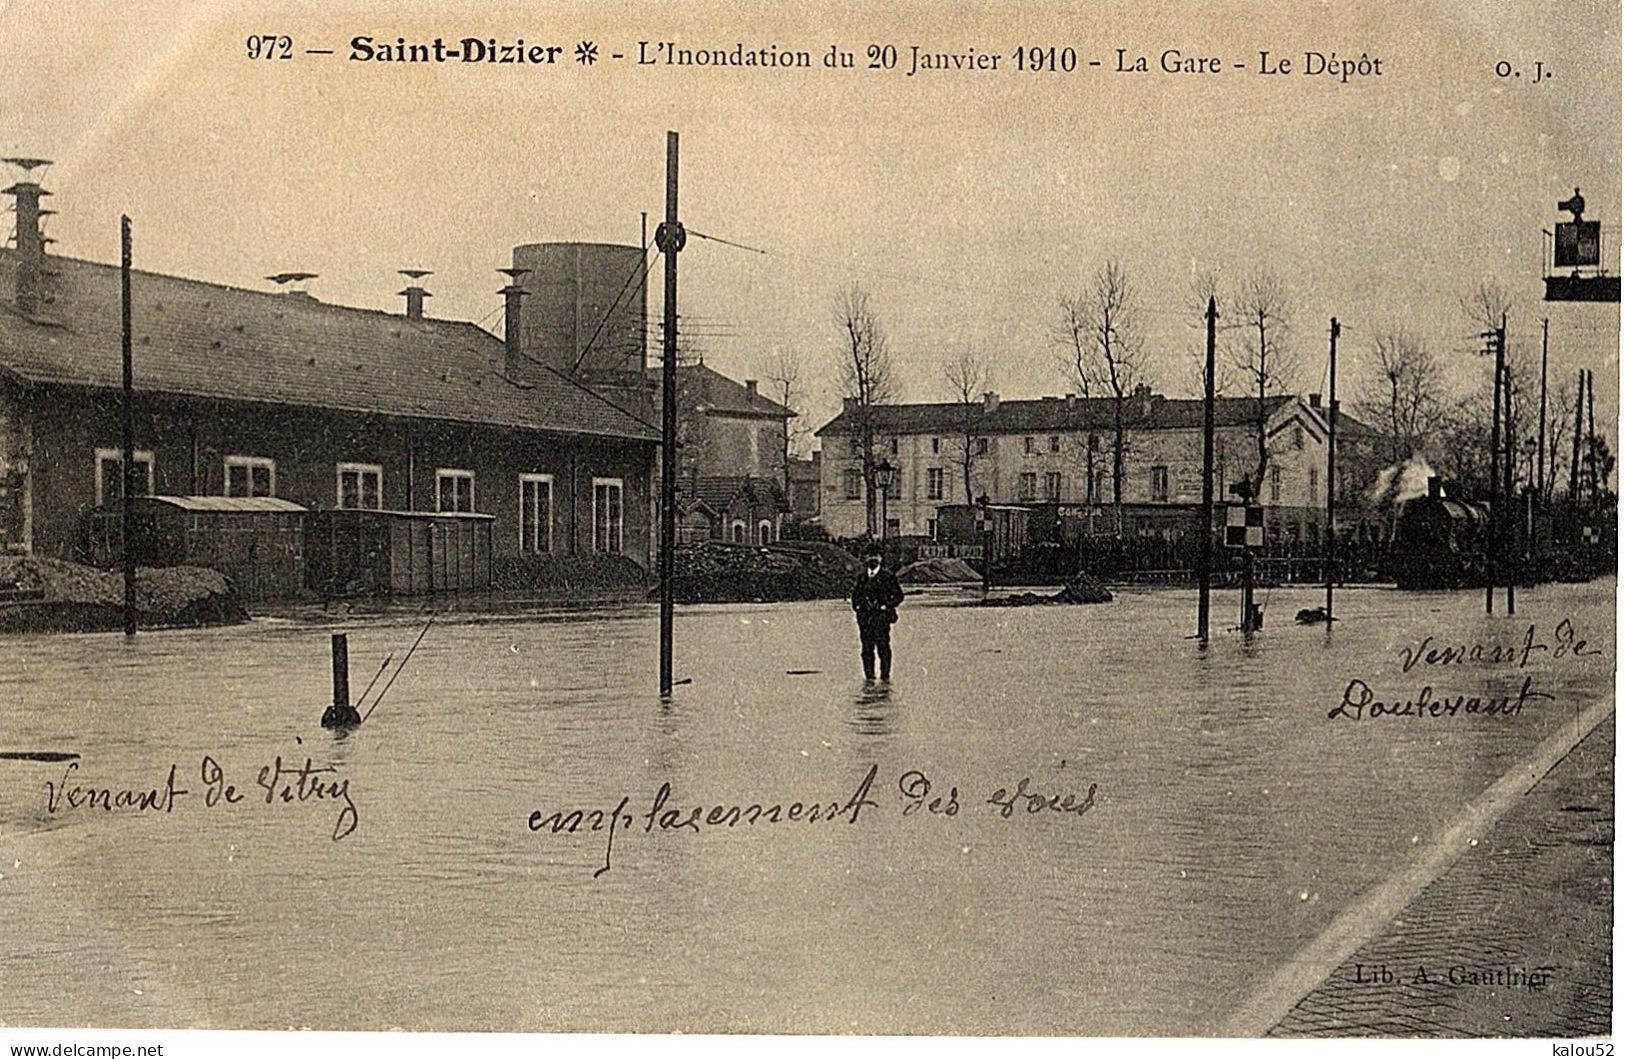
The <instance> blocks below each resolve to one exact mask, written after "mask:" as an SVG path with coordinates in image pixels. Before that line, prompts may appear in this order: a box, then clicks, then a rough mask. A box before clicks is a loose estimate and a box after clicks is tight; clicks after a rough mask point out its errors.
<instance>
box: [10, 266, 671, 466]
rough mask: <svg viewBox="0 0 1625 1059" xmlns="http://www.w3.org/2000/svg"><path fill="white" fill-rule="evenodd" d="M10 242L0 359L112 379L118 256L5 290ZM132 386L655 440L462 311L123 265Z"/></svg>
mask: <svg viewBox="0 0 1625 1059" xmlns="http://www.w3.org/2000/svg"><path fill="white" fill-rule="evenodd" d="M17 258H18V255H17V253H16V252H15V251H8V250H0V370H6V371H9V372H11V373H12V374H14V375H16V376H18V377H20V378H22V379H24V380H26V381H29V382H34V383H47V384H61V385H69V386H89V387H98V388H118V387H119V386H121V385H122V381H123V367H122V363H123V358H122V349H121V332H120V299H119V270H118V268H117V266H114V265H103V264H99V263H96V262H90V261H81V260H77V259H75V258H65V257H56V256H51V257H48V258H46V268H47V271H48V275H47V277H46V279H45V284H44V292H45V295H46V298H45V300H44V302H43V304H42V305H41V306H40V310H39V312H38V313H36V314H34V315H33V316H32V317H24V316H23V315H21V314H20V313H19V312H18V311H17V309H16V307H15V305H14V303H13V302H12V301H11V300H10V299H9V297H8V296H7V295H9V292H10V291H11V290H12V289H13V286H14V283H15V274H16V268H17ZM131 317H132V331H133V334H134V349H133V354H134V363H135V385H136V388H137V389H138V390H140V391H146V392H161V393H169V394H182V395H187V396H194V397H211V398H220V399H226V400H241V401H262V402H268V403H272V404H283V405H300V406H305V407H313V408H326V409H335V410H342V411H350V412H360V413H371V414H379V415H390V416H408V417H419V418H426V419H438V420H449V421H453V422H460V423H477V424H490V425H494V426H501V427H515V428H520V429H526V430H545V431H550V432H554V433H563V434H587V435H597V436H609V437H620V438H632V439H637V440H644V441H658V440H659V437H660V432H659V431H658V430H657V429H655V428H654V426H652V425H651V424H649V423H646V422H644V421H643V420H641V419H639V418H638V417H636V416H635V415H633V414H631V412H629V411H625V410H622V409H620V408H617V407H616V406H615V405H614V404H612V403H611V401H610V400H609V399H608V398H606V397H604V396H602V395H600V394H599V393H597V391H594V390H591V389H589V388H588V387H586V386H584V385H583V384H581V383H579V382H577V381H576V380H574V379H571V378H569V377H568V376H566V375H564V374H563V373H561V372H558V371H555V370H553V369H551V368H547V367H544V366H542V365H539V364H538V365H534V366H533V368H532V371H531V374H530V377H528V378H527V379H526V380H525V382H523V383H520V382H516V381H514V380H512V379H509V378H508V377H507V376H506V375H505V374H504V373H503V358H504V346H503V344H502V341H501V340H500V339H498V338H497V337H496V336H495V335H492V334H490V333H489V332H487V331H484V330H483V329H481V328H479V327H477V326H475V325H474V324H472V323H468V322H466V321H461V320H434V319H425V320H408V319H406V318H405V317H404V316H399V315H395V314H393V313H386V312H379V311H376V310H371V309H357V308H352V307H349V306H341V305H329V304H327V303H325V302H321V301H317V300H316V299H314V298H311V297H309V296H302V295H290V294H274V293H270V292H265V291H252V290H246V289H243V288H240V287H228V286H222V285H219V284H214V283H205V282H201V281H199V280H192V279H183V278H180V277H177V276H166V275H160V274H157V273H152V272H141V271H135V272H133V273H132V279H131Z"/></svg>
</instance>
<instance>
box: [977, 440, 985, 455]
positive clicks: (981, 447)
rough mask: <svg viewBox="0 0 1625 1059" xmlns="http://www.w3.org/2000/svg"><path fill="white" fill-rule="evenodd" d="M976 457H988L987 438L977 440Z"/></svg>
mask: <svg viewBox="0 0 1625 1059" xmlns="http://www.w3.org/2000/svg"><path fill="white" fill-rule="evenodd" d="M976 455H978V456H986V455H987V439H986V438H977V439H976Z"/></svg>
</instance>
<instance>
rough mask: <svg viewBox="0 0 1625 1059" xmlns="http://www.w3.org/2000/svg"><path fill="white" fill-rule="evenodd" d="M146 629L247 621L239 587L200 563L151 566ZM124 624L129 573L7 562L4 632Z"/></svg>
mask: <svg viewBox="0 0 1625 1059" xmlns="http://www.w3.org/2000/svg"><path fill="white" fill-rule="evenodd" d="M135 608H136V623H137V625H139V626H142V627H147V628H151V627H155V626H195V625H231V624H235V623H237V622H242V621H247V620H248V612H247V611H246V610H244V609H243V605H242V602H241V601H240V600H238V598H237V594H236V592H235V591H234V590H233V589H232V587H231V582H229V581H227V580H226V578H225V577H224V576H222V575H221V574H220V573H218V572H217V571H214V570H205V569H203V568H202V567H197V566H165V567H144V568H142V569H140V570H137V571H136V575H135ZM123 627H124V574H123V571H121V570H98V569H96V568H95V567H93V566H81V565H80V564H78V563H69V562H64V561H62V560H60V559H36V558H32V557H21V556H8V557H4V558H0V632H97V631H102V630H109V629H122V628H123Z"/></svg>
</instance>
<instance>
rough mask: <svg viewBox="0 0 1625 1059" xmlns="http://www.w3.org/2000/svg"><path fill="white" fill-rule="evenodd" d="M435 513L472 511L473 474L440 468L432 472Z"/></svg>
mask: <svg viewBox="0 0 1625 1059" xmlns="http://www.w3.org/2000/svg"><path fill="white" fill-rule="evenodd" d="M434 485H435V490H434V491H435V510H436V511H473V510H474V472H473V471H462V470H458V469H457V468H455V467H442V468H440V469H439V470H437V471H435V472H434Z"/></svg>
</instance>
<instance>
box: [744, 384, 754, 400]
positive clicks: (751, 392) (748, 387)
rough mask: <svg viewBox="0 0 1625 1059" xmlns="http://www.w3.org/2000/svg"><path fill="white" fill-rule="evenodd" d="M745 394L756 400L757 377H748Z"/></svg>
mask: <svg viewBox="0 0 1625 1059" xmlns="http://www.w3.org/2000/svg"><path fill="white" fill-rule="evenodd" d="M745 396H746V397H748V398H750V399H751V400H752V401H754V400H756V380H755V379H746V380H745Z"/></svg>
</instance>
